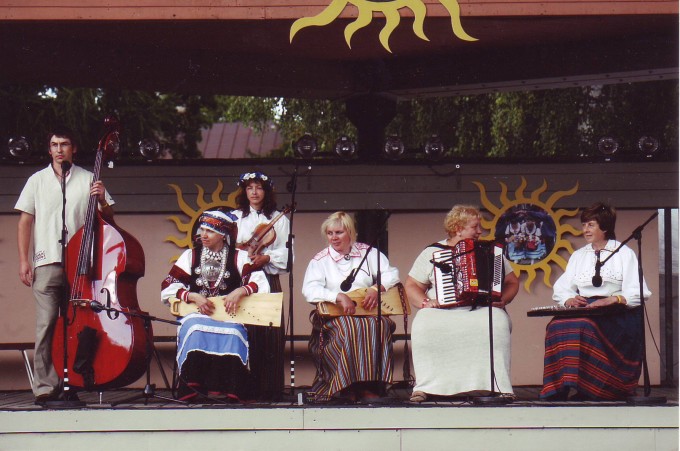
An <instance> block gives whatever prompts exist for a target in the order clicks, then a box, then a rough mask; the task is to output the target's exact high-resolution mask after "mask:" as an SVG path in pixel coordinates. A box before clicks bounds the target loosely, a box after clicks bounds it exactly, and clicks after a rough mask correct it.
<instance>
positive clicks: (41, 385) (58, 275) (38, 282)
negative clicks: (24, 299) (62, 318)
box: [33, 263, 64, 396]
mask: <svg viewBox="0 0 680 451" xmlns="http://www.w3.org/2000/svg"><path fill="white" fill-rule="evenodd" d="M63 280H64V272H63V270H62V268H61V265H60V264H58V263H57V264H51V265H45V266H39V267H37V268H35V270H34V271H33V296H34V297H35V302H36V325H35V354H34V356H33V394H34V395H35V396H39V395H43V394H49V393H52V392H55V391H57V390H59V387H60V381H59V376H57V372H56V371H55V369H54V365H53V363H52V335H54V326H55V324H56V322H57V318H58V316H59V299H60V296H61V290H62V284H63Z"/></svg>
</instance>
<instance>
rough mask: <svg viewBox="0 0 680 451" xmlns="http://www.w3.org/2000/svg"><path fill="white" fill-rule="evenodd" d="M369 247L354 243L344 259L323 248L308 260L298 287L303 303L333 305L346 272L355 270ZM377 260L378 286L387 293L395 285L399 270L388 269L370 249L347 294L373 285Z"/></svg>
mask: <svg viewBox="0 0 680 451" xmlns="http://www.w3.org/2000/svg"><path fill="white" fill-rule="evenodd" d="M368 248H369V246H368V245H367V244H364V243H354V244H353V245H352V248H351V250H350V252H349V254H347V255H348V258H345V255H343V254H340V253H338V252H336V251H335V250H334V249H333V248H332V247H330V246H329V247H327V248H326V249H324V250H322V251H321V252H319V253H318V254H316V255H315V256H314V258H312V260H311V261H310V262H309V265H308V266H307V271H306V272H305V279H304V282H303V283H302V294H303V295H304V296H305V298H306V299H307V302H310V303H315V302H318V301H328V302H336V298H337V296H338V293H340V292H341V290H340V284H342V282H343V281H344V280H345V279H346V278H347V276H348V275H349V273H350V271H352V270H353V269H355V268H357V267H359V263H360V262H361V260H362V259H363V257H364V255H365V254H366V252H367V251H368ZM378 256H380V257H379V258H380V273H381V280H380V283H381V284H382V286H383V287H385V289H388V290H389V289H390V288H392V287H393V286H394V285H396V284H397V283H398V282H399V270H398V269H397V268H395V267H394V266H390V262H389V261H388V260H387V257H385V255H383V253H382V252H378V251H377V250H376V249H371V251H370V252H369V254H368V257H367V258H366V261H364V263H363V265H361V269H360V270H359V271H357V273H356V277H355V279H354V282H353V283H352V287H351V288H350V289H349V290H348V291H353V290H356V289H358V288H367V287H370V286H371V285H374V284H375V283H376V281H377V274H378V271H377V268H378V261H377V257H378Z"/></svg>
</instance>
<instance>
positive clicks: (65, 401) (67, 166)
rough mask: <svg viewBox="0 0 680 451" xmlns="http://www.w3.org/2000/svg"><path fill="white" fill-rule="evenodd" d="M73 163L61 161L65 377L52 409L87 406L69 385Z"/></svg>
mask: <svg viewBox="0 0 680 451" xmlns="http://www.w3.org/2000/svg"><path fill="white" fill-rule="evenodd" d="M72 166H73V165H72V164H71V163H70V162H68V161H64V162H62V163H61V239H60V240H59V243H60V244H61V269H62V275H63V280H62V284H61V299H60V305H61V308H60V315H61V319H62V334H63V337H62V342H63V343H62V346H63V350H64V351H63V357H64V361H63V365H64V379H63V388H62V396H61V399H55V400H52V401H47V402H46V403H45V405H46V407H48V408H50V409H74V408H79V407H83V406H85V403H84V402H83V401H80V400H79V399H78V397H77V396H74V395H72V394H71V386H70V385H69V377H68V307H69V305H68V304H69V297H70V290H69V283H68V277H67V276H66V268H67V265H66V239H67V237H68V230H67V228H66V173H67V172H68V171H70V170H71V167H72Z"/></svg>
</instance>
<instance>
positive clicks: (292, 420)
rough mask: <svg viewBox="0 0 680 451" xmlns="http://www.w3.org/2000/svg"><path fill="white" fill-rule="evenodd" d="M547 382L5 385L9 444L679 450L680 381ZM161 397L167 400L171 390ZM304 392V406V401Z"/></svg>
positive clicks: (3, 445) (4, 445)
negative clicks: (638, 388) (220, 393)
mask: <svg viewBox="0 0 680 451" xmlns="http://www.w3.org/2000/svg"><path fill="white" fill-rule="evenodd" d="M538 391H539V387H515V394H516V395H517V399H516V400H515V401H514V402H512V403H510V404H506V405H500V406H486V405H478V404H475V403H472V402H471V401H470V400H465V399H461V400H450V399H446V400H438V401H430V402H424V403H422V404H412V403H410V402H409V401H408V391H407V390H394V391H392V392H390V393H389V395H390V396H389V397H388V398H386V399H384V400H383V401H386V402H385V403H384V404H383V403H380V404H366V403H362V404H354V405H342V406H329V405H322V406H319V405H309V404H305V403H304V400H303V399H302V397H301V396H297V393H296V394H295V395H293V396H289V397H288V398H289V399H287V400H286V401H285V402H276V403H245V404H222V403H215V402H208V400H204V401H201V402H197V403H193V404H177V403H175V402H171V401H167V400H164V399H158V398H144V397H142V398H141V399H136V400H130V399H129V398H130V397H133V396H135V395H140V394H142V393H143V392H142V390H133V389H124V390H115V391H107V392H104V393H102V394H99V393H86V392H83V393H80V399H81V401H83V402H84V403H85V406H84V407H82V408H77V409H68V410H66V409H60V410H57V409H43V408H41V407H39V406H36V405H34V404H33V396H32V394H31V393H30V392H29V391H7V392H2V393H0V449H2V450H28V449H30V450H39V449H50V450H61V449H68V450H74V451H75V450H116V451H122V450H125V451H128V450H135V451H136V450H159V449H162V450H174V449H182V450H193V449H200V450H212V449H215V450H217V449H219V450H222V449H230V450H235V449H265V450H267V451H274V450H290V449H295V450H315V451H318V450H335V449H337V450H341V449H342V450H369V449H370V450H383V449H384V450H428V451H435V450H451V449H465V450H534V449H535V450H543V449H550V450H551V451H555V450H570V451H573V450H575V449H593V450H609V449H611V450H618V451H621V450H629V449H630V450H633V449H634V450H640V451H643V450H644V451H648V450H658V451H660V450H677V449H678V390H677V389H676V388H663V387H653V388H652V393H651V395H652V396H665V397H666V398H667V400H668V401H667V402H666V403H665V404H663V405H659V406H632V405H629V404H627V403H626V402H587V401H565V402H543V401H539V400H538ZM156 394H158V395H160V396H165V397H170V393H169V392H168V391H167V390H158V391H157V392H156ZM300 401H302V402H303V403H302V404H300Z"/></svg>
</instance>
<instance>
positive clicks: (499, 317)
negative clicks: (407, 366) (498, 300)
mask: <svg viewBox="0 0 680 451" xmlns="http://www.w3.org/2000/svg"><path fill="white" fill-rule="evenodd" d="M444 246H447V245H446V240H442V241H440V242H439V243H438V245H437V246H435V245H431V246H428V247H426V248H425V249H424V250H423V251H422V252H421V253H420V255H418V257H417V258H416V260H415V262H414V263H413V267H412V268H411V271H410V272H409V276H410V277H412V278H413V279H414V280H416V281H417V282H419V283H421V284H423V285H426V286H427V287H428V289H427V292H426V297H427V298H429V299H436V298H437V294H436V288H435V282H434V278H435V274H434V265H433V263H432V261H431V260H432V254H433V253H434V252H436V251H439V250H441V249H442V247H444ZM503 261H504V265H505V273H506V274H508V273H510V272H512V267H511V266H510V263H509V262H508V261H507V260H506V259H505V258H504V259H503ZM492 315H493V334H494V335H493V344H494V348H493V349H494V371H495V375H496V387H494V390H495V391H496V392H497V393H503V394H512V393H513V391H512V384H511V382H510V331H511V328H512V323H511V321H510V316H509V315H508V314H507V312H506V311H505V310H504V309H500V308H492ZM411 344H412V347H413V348H412V349H413V368H414V371H415V375H416V385H415V387H414V388H413V392H414V393H416V392H422V393H425V394H428V395H438V396H453V395H466V396H467V395H470V396H472V395H483V394H487V393H488V392H490V391H491V385H490V384H491V382H490V374H491V369H490V366H489V363H490V359H489V311H488V309H487V308H486V307H484V308H476V309H475V308H473V307H471V306H467V307H450V308H424V309H421V310H419V311H418V313H417V314H416V317H415V318H414V320H413V325H412V326H411Z"/></svg>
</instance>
